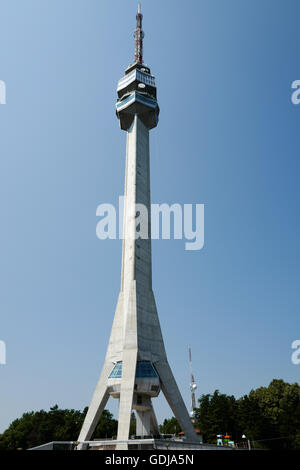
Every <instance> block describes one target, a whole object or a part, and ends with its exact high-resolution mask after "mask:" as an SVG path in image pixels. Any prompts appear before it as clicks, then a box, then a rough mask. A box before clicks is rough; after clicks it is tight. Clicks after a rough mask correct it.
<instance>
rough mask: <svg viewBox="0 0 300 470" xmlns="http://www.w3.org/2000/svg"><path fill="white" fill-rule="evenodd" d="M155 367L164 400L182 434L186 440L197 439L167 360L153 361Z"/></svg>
mask: <svg viewBox="0 0 300 470" xmlns="http://www.w3.org/2000/svg"><path fill="white" fill-rule="evenodd" d="M155 368H156V370H157V373H158V375H159V378H160V380H161V388H162V391H163V394H164V395H165V397H166V400H167V402H168V404H169V406H170V408H171V410H172V411H173V413H174V416H175V417H176V419H177V421H178V422H179V424H180V426H181V428H182V430H183V432H184V435H185V437H186V439H187V440H188V441H191V442H195V441H198V438H197V434H196V433H195V430H194V427H193V425H192V422H191V419H190V417H189V414H188V411H187V409H186V406H185V404H184V401H183V399H182V397H181V394H180V391H179V389H178V386H177V383H176V380H175V378H174V376H173V373H172V370H171V368H170V366H169V363H168V362H167V361H163V362H162V361H159V362H157V363H155Z"/></svg>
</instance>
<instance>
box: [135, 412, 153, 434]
mask: <svg viewBox="0 0 300 470" xmlns="http://www.w3.org/2000/svg"><path fill="white" fill-rule="evenodd" d="M150 424H151V410H145V411H138V410H137V411H136V435H137V436H150V434H151V431H150V427H151V426H150Z"/></svg>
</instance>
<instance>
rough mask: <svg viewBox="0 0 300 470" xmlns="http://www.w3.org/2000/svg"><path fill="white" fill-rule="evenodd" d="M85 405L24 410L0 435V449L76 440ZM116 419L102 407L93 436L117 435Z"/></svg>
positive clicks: (14, 448) (84, 412) (24, 448)
mask: <svg viewBox="0 0 300 470" xmlns="http://www.w3.org/2000/svg"><path fill="white" fill-rule="evenodd" d="M86 413H87V408H85V409H84V410H83V411H78V410H68V409H67V410H62V409H60V408H58V406H57V405H55V406H53V407H52V408H50V411H44V410H41V411H37V412H33V411H32V412H30V413H24V414H23V416H22V417H21V418H20V419H16V420H15V421H13V422H12V423H11V425H10V426H9V428H8V429H7V430H6V431H5V432H4V433H3V434H0V450H17V449H22V450H26V449H29V448H31V447H35V446H38V445H41V444H45V443H47V442H51V441H74V440H76V439H77V437H78V435H79V432H80V429H81V426H82V424H83V420H84V417H85V415H86ZM117 427H118V422H117V421H116V420H115V419H113V415H112V414H111V413H110V412H109V411H108V410H104V411H103V413H102V416H101V419H100V421H99V424H98V426H97V428H96V430H95V432H94V436H95V437H97V438H98V437H99V438H106V437H111V436H114V435H116V434H117Z"/></svg>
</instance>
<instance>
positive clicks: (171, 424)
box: [159, 417, 181, 434]
mask: <svg viewBox="0 0 300 470" xmlns="http://www.w3.org/2000/svg"><path fill="white" fill-rule="evenodd" d="M159 430H160V432H161V433H162V434H178V433H179V432H180V431H181V427H180V425H179V423H178V421H177V419H176V418H174V417H173V418H170V419H165V420H164V422H163V424H161V425H160V426H159Z"/></svg>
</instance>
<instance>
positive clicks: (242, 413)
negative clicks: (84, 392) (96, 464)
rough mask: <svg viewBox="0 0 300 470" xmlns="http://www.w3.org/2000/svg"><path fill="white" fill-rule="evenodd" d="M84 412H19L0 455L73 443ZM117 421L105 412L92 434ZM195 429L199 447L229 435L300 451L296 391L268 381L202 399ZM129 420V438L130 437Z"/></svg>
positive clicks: (171, 427) (172, 430) (172, 423)
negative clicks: (237, 394)
mask: <svg viewBox="0 0 300 470" xmlns="http://www.w3.org/2000/svg"><path fill="white" fill-rule="evenodd" d="M86 412H87V408H85V409H84V410H83V411H78V410H68V409H65V410H63V409H60V408H58V406H57V405H55V406H54V407H52V408H50V411H44V410H41V411H37V412H33V411H32V412H30V413H24V414H23V416H22V417H21V418H20V419H16V420H15V421H13V422H12V423H11V425H10V426H9V428H8V429H7V430H6V431H5V432H4V433H3V434H1V435H0V450H16V449H28V448H30V447H34V446H38V445H40V444H45V443H46V442H51V441H73V440H75V439H77V437H78V435H79V431H80V428H81V426H82V423H83V420H84V417H85V415H86ZM117 424H118V423H117V420H115V419H114V418H113V415H112V414H111V413H110V412H109V411H108V410H104V412H103V413H102V416H101V419H100V422H99V424H98V426H97V428H96V430H95V432H94V434H93V437H94V438H108V437H112V436H116V434H117ZM194 424H195V427H196V428H197V429H198V430H199V432H200V434H202V436H203V440H204V442H207V443H213V444H215V443H216V436H217V434H223V435H224V434H227V433H228V434H229V435H231V436H232V440H234V441H235V442H240V441H241V438H242V435H243V434H245V435H246V436H247V439H249V440H250V441H251V445H252V446H253V447H256V448H265V449H298V450H300V386H299V385H298V384H297V383H294V384H289V383H286V382H284V381H283V380H273V381H272V382H271V383H270V385H269V386H268V387H260V388H258V389H256V390H252V391H251V392H250V393H249V394H248V395H245V396H243V397H241V398H239V399H236V398H235V397H234V396H229V395H225V394H222V393H220V392H219V391H218V390H216V391H215V392H214V393H213V394H207V395H202V396H201V397H200V399H199V408H197V409H196V413H195V423H194ZM134 428H135V420H134V419H132V424H131V430H130V434H134V431H135V429H134ZM160 431H161V432H162V433H165V434H178V433H179V432H180V431H181V429H180V426H179V424H178V422H177V420H176V419H175V418H171V419H169V420H165V421H164V423H163V424H162V425H161V426H160Z"/></svg>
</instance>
